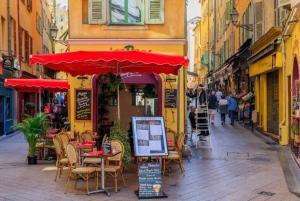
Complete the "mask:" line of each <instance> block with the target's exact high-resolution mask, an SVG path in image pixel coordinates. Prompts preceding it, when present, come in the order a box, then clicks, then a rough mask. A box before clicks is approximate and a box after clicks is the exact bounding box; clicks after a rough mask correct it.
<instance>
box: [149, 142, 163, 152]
mask: <svg viewBox="0 0 300 201" xmlns="http://www.w3.org/2000/svg"><path fill="white" fill-rule="evenodd" d="M149 147H151V150H158V151H160V150H162V147H161V141H160V140H150V141H149Z"/></svg>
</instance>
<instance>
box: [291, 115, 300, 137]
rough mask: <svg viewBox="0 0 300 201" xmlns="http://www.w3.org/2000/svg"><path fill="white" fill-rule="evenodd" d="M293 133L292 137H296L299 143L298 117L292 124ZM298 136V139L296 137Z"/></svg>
mask: <svg viewBox="0 0 300 201" xmlns="http://www.w3.org/2000/svg"><path fill="white" fill-rule="evenodd" d="M291 133H292V138H293V139H295V141H296V142H297V143H298V142H299V137H298V136H299V135H298V134H299V122H298V120H297V119H294V120H293V122H292V124H291ZM296 138H297V139H296Z"/></svg>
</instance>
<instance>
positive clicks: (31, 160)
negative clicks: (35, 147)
mask: <svg viewBox="0 0 300 201" xmlns="http://www.w3.org/2000/svg"><path fill="white" fill-rule="evenodd" d="M27 160H28V165H35V164H36V162H37V156H27Z"/></svg>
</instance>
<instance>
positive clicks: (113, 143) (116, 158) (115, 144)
mask: <svg viewBox="0 0 300 201" xmlns="http://www.w3.org/2000/svg"><path fill="white" fill-rule="evenodd" d="M111 149H115V150H116V151H121V153H119V154H117V155H115V156H112V157H107V161H119V165H122V161H123V156H124V146H123V144H122V143H121V142H120V141H118V140H113V141H111Z"/></svg>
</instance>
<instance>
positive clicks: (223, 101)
mask: <svg viewBox="0 0 300 201" xmlns="http://www.w3.org/2000/svg"><path fill="white" fill-rule="evenodd" d="M227 106H228V102H227V100H226V99H225V95H222V96H221V99H220V100H219V109H220V114H221V122H222V125H224V124H225V116H226V113H227Z"/></svg>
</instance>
